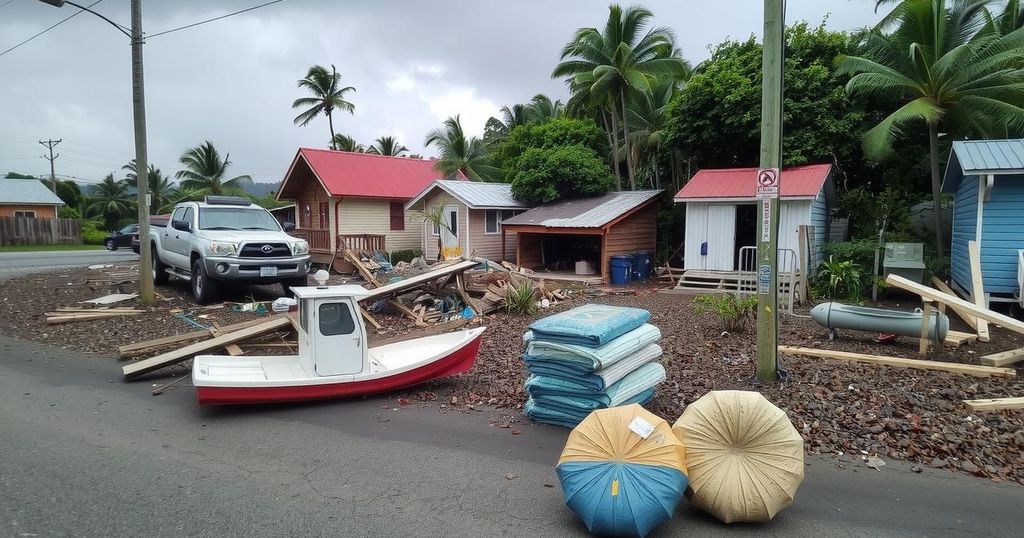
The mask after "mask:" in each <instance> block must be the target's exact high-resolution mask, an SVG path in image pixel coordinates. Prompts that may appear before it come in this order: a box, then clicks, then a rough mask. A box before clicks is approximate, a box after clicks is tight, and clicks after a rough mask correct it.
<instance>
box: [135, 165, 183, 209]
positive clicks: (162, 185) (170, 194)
mask: <svg viewBox="0 0 1024 538" xmlns="http://www.w3.org/2000/svg"><path fill="white" fill-rule="evenodd" d="M121 169H122V170H127V171H128V173H127V174H125V177H124V182H125V183H126V184H127V185H128V186H129V187H136V186H138V174H137V173H136V172H135V159H132V160H131V161H128V164H126V165H124V166H122V167H121ZM148 176H149V198H150V206H149V210H150V213H159V211H160V208H162V207H164V206H166V205H167V204H168V203H169V202H170V201H171V200H172V199H174V198H175V196H176V195H177V192H176V189H175V187H174V184H173V183H171V181H170V179H169V178H168V177H167V176H165V175H163V173H162V172H160V169H159V168H156V167H155V166H153V165H152V164H150V165H149V174H148Z"/></svg>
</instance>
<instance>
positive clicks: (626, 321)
mask: <svg viewBox="0 0 1024 538" xmlns="http://www.w3.org/2000/svg"><path fill="white" fill-rule="evenodd" d="M650 318H651V313H650V312H648V311H646V310H642V309H640V308H630V307H626V306H609V305H599V304H586V305H583V306H579V307H576V308H573V309H571V310H566V311H565V312H561V313H559V314H554V315H551V316H548V317H545V318H541V319H539V320H537V321H534V322H533V323H532V324H530V330H531V331H533V338H534V339H536V340H544V341H547V342H563V343H566V344H578V345H581V346H588V347H600V346H602V345H604V344H607V343H608V342H611V341H612V340H614V339H615V338H617V337H619V336H622V335H623V334H625V333H627V332H629V331H632V330H633V329H636V328H637V327H639V326H641V325H643V324H644V323H647V320H648V319H650Z"/></svg>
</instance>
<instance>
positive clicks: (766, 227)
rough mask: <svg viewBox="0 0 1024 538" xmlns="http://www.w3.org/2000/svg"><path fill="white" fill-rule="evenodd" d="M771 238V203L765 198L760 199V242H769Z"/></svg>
mask: <svg viewBox="0 0 1024 538" xmlns="http://www.w3.org/2000/svg"><path fill="white" fill-rule="evenodd" d="M771 240H772V203H771V200H769V199H767V198H765V199H764V200H761V242H762V243H770V242H771Z"/></svg>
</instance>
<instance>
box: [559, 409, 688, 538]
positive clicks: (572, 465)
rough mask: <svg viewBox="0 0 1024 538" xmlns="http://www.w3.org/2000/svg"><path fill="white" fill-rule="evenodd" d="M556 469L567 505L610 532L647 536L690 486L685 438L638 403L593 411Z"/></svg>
mask: <svg viewBox="0 0 1024 538" xmlns="http://www.w3.org/2000/svg"><path fill="white" fill-rule="evenodd" d="M556 472H557V474H558V480H559V481H560V482H561V484H562V493H563V494H564V495H565V504H566V505H568V506H569V508H571V509H572V511H573V512H575V513H576V515H578V516H579V517H580V519H582V520H583V522H584V523H585V524H586V525H587V528H588V529H590V532H591V533H593V534H601V535H606V536H645V535H646V534H647V533H648V532H650V531H651V529H653V528H654V527H657V526H658V525H659V524H661V523H662V522H664V521H665V520H666V519H668V518H670V517H672V514H673V512H675V509H676V505H678V504H679V501H680V500H682V498H683V494H684V492H685V491H686V455H685V453H684V450H683V445H682V443H680V442H679V439H677V438H676V436H675V435H673V433H672V429H671V427H670V426H669V425H668V423H667V422H665V421H664V420H663V419H661V418H659V417H658V416H657V415H654V414H653V413H650V412H649V411H647V410H646V409H644V408H643V407H640V406H639V405H637V404H630V405H625V406H621V407H612V408H608V409H599V410H596V411H594V412H593V413H590V415H588V416H587V418H585V419H584V420H583V422H580V424H579V425H578V426H576V428H575V429H573V430H572V433H570V434H569V440H568V441H567V442H566V443H565V449H564V450H562V456H561V457H560V458H559V459H558V467H557V468H556Z"/></svg>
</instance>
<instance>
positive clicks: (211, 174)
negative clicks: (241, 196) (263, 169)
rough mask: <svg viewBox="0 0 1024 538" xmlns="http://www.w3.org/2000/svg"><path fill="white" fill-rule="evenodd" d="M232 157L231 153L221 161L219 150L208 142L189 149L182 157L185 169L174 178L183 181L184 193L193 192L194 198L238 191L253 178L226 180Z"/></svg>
mask: <svg viewBox="0 0 1024 538" xmlns="http://www.w3.org/2000/svg"><path fill="white" fill-rule="evenodd" d="M230 157H231V154H230V153H229V154H227V155H225V156H224V159H221V158H220V153H218V152H217V148H215V147H213V143H212V142H210V141H209V140H207V141H205V142H203V143H202V144H201V145H199V146H196V147H194V148H189V149H188V150H186V151H185V153H183V154H182V155H181V159H179V162H181V164H183V165H185V168H184V169H183V170H178V172H177V173H176V174H174V177H176V178H178V179H180V180H182V181H181V187H182V190H183V191H187V192H191V193H192V194H193V195H194V196H204V195H208V194H225V193H228V192H232V191H238V190H239V189H240V183H241V182H242V181H245V180H252V178H251V177H249V176H248V175H244V176H235V177H233V178H231V179H225V177H226V176H227V169H228V166H230V165H231V160H230Z"/></svg>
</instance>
